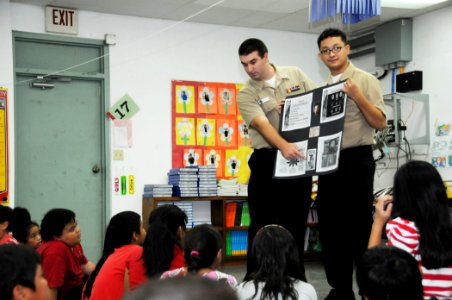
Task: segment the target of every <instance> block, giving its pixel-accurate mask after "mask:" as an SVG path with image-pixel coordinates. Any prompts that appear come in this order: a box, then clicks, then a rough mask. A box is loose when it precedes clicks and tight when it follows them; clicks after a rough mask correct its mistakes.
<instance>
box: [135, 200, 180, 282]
mask: <svg viewBox="0 0 452 300" xmlns="http://www.w3.org/2000/svg"><path fill="white" fill-rule="evenodd" d="M186 225H187V215H186V214H185V212H184V211H183V210H182V209H180V208H179V207H177V206H176V205H172V204H170V205H162V206H159V207H157V208H156V209H154V210H153V211H152V212H151V214H150V216H149V227H148V229H147V235H146V239H145V241H144V244H143V260H144V265H145V266H146V275H147V276H148V277H149V278H153V277H157V278H158V277H160V275H161V274H162V273H163V272H165V271H168V270H174V269H178V268H181V267H185V266H186V263H185V258H184V250H183V248H182V240H183V238H184V236H185V231H186Z"/></svg>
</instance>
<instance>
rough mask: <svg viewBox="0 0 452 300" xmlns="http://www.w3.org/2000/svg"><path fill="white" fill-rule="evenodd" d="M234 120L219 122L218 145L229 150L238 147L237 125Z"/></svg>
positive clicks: (220, 120)
mask: <svg viewBox="0 0 452 300" xmlns="http://www.w3.org/2000/svg"><path fill="white" fill-rule="evenodd" d="M236 124H237V123H236V121H235V120H233V119H219V120H217V145H218V146H225V147H228V148H236V147H237V138H236V135H237V125H236Z"/></svg>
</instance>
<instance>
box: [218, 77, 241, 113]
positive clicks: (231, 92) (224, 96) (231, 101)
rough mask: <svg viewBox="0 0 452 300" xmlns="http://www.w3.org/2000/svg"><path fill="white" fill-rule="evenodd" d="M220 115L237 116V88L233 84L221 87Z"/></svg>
mask: <svg viewBox="0 0 452 300" xmlns="http://www.w3.org/2000/svg"><path fill="white" fill-rule="evenodd" d="M217 92H218V113H219V114H223V115H236V113H237V100H236V97H235V86H234V85H233V84H232V85H231V84H228V85H226V84H225V85H219V86H218V89H217Z"/></svg>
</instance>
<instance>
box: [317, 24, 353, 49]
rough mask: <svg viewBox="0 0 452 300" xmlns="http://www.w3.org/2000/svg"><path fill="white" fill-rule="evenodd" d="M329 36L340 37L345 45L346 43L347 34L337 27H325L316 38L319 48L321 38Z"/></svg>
mask: <svg viewBox="0 0 452 300" xmlns="http://www.w3.org/2000/svg"><path fill="white" fill-rule="evenodd" d="M329 37H340V38H341V39H342V41H343V42H344V44H345V45H347V44H348V42H347V35H346V34H345V32H343V31H342V30H339V29H337V28H327V29H325V30H324V31H322V33H321V34H320V35H319V37H318V38H317V46H318V47H319V49H320V44H321V43H322V41H323V40H325V39H327V38H329Z"/></svg>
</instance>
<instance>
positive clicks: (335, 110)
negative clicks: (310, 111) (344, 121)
mask: <svg viewBox="0 0 452 300" xmlns="http://www.w3.org/2000/svg"><path fill="white" fill-rule="evenodd" d="M343 85H344V83H341V84H337V85H333V86H331V87H327V88H325V89H324V90H323V94H322V111H321V115H320V123H326V122H331V121H335V120H337V119H340V118H342V117H343V116H344V115H345V104H346V102H347V101H346V100H347V94H345V93H344V92H343V91H342V87H343Z"/></svg>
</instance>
